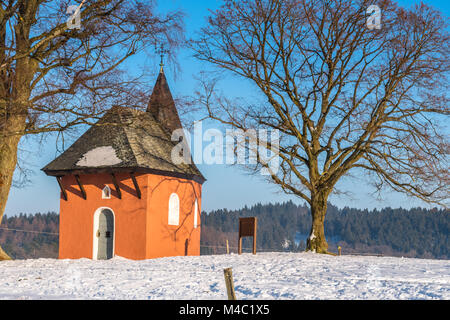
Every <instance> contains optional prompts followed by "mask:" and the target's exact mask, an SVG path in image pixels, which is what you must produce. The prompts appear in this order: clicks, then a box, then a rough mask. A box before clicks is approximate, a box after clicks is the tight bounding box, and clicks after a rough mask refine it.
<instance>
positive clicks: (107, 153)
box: [77, 146, 122, 167]
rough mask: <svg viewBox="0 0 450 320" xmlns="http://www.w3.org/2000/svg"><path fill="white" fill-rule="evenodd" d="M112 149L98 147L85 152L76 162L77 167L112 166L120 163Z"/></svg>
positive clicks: (109, 147)
mask: <svg viewBox="0 0 450 320" xmlns="http://www.w3.org/2000/svg"><path fill="white" fill-rule="evenodd" d="M121 162H122V160H121V159H119V158H118V157H117V155H116V151H115V150H114V148H113V147H111V146H107V147H98V148H95V149H92V150H90V151H88V152H86V153H85V154H84V155H83V156H82V157H81V159H80V160H79V161H78V162H77V166H79V167H101V166H112V165H115V164H119V163H121Z"/></svg>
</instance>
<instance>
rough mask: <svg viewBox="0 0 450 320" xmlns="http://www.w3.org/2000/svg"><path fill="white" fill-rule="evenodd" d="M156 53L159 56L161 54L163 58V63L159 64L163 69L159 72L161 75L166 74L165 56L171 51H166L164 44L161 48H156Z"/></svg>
mask: <svg viewBox="0 0 450 320" xmlns="http://www.w3.org/2000/svg"><path fill="white" fill-rule="evenodd" d="M155 52H156V53H157V54H159V55H160V57H161V63H160V64H159V66H160V67H161V69H160V70H159V72H160V73H164V69H163V68H164V56H165V55H166V54H168V53H169V52H170V51H169V50H167V49H164V44H163V43H162V44H161V45H160V46H159V48H158V47H156V48H155Z"/></svg>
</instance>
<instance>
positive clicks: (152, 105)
mask: <svg viewBox="0 0 450 320" xmlns="http://www.w3.org/2000/svg"><path fill="white" fill-rule="evenodd" d="M147 112H150V113H151V114H152V115H153V116H154V117H155V119H156V120H157V121H158V122H159V123H160V124H161V125H162V126H163V127H165V128H166V129H167V130H168V131H169V132H170V133H172V132H173V131H174V130H176V129H181V128H182V126H181V121H180V118H179V116H178V112H177V108H176V107H175V102H174V100H173V97H172V93H171V92H170V89H169V85H168V84H167V79H166V76H165V75H164V70H163V68H162V66H161V70H160V73H159V75H158V79H157V80H156V83H155V86H154V88H153V93H152V95H151V97H150V102H149V104H148V107H147Z"/></svg>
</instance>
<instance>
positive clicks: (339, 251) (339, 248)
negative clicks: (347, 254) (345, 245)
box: [338, 246, 342, 256]
mask: <svg viewBox="0 0 450 320" xmlns="http://www.w3.org/2000/svg"><path fill="white" fill-rule="evenodd" d="M341 249H342V248H341V246H338V255H339V256H340V255H341Z"/></svg>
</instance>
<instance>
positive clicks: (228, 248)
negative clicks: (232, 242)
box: [227, 239, 230, 254]
mask: <svg viewBox="0 0 450 320" xmlns="http://www.w3.org/2000/svg"><path fill="white" fill-rule="evenodd" d="M227 254H230V246H229V245H228V239H227Z"/></svg>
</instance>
